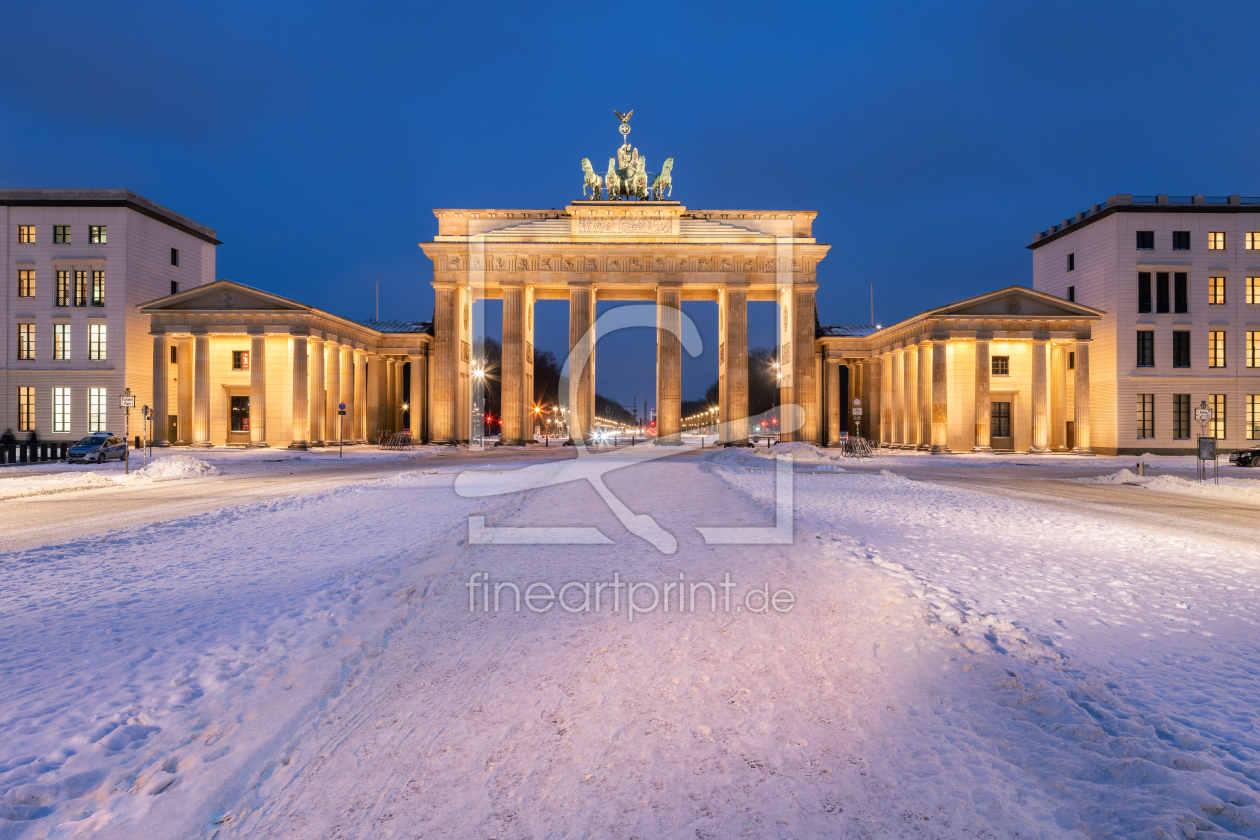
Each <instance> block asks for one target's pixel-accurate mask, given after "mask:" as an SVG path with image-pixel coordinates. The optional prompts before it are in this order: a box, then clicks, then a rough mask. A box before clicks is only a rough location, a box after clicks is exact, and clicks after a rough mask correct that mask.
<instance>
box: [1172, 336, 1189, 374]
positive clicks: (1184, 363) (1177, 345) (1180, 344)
mask: <svg viewBox="0 0 1260 840" xmlns="http://www.w3.org/2000/svg"><path fill="white" fill-rule="evenodd" d="M1172 366H1173V367H1175V368H1188V367H1190V331H1189V330H1174V331H1173V365H1172Z"/></svg>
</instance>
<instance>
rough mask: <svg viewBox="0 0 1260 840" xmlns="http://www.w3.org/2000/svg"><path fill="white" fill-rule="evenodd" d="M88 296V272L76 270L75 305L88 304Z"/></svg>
mask: <svg viewBox="0 0 1260 840" xmlns="http://www.w3.org/2000/svg"><path fill="white" fill-rule="evenodd" d="M87 297H88V288H87V272H86V271H76V272H75V273H74V305H75V306H87Z"/></svg>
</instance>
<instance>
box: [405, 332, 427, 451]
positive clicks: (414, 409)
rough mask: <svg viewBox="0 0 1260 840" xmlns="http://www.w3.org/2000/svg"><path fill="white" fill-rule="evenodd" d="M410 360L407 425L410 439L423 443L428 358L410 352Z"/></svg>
mask: <svg viewBox="0 0 1260 840" xmlns="http://www.w3.org/2000/svg"><path fill="white" fill-rule="evenodd" d="M407 361H409V362H411V399H410V400H408V405H407V412H408V417H407V421H408V422H407V427H408V428H409V429H411V439H412V440H413V441H415V442H416V443H423V442H424V439H425V430H424V428H425V426H424V413H425V407H426V406H427V405H428V393H427V389H426V388H425V379H426V378H427V377H426V376H425V373H426V372H427V370H428V364H427V362H428V359H426V358H425V357H424V356H423V355H418V354H415V353H413V354H411V355H409V356H408V357H407Z"/></svg>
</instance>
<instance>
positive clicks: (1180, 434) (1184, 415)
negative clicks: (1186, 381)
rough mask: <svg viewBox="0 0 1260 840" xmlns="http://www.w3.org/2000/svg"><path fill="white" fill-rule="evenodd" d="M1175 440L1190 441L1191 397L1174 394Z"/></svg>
mask: <svg viewBox="0 0 1260 840" xmlns="http://www.w3.org/2000/svg"><path fill="white" fill-rule="evenodd" d="M1173 439H1174V440H1190V395H1189V394H1173Z"/></svg>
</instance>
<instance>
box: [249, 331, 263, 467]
mask: <svg viewBox="0 0 1260 840" xmlns="http://www.w3.org/2000/svg"><path fill="white" fill-rule="evenodd" d="M249 445H250V446H260V447H261V446H266V445H267V336H265V335H251V336H250V337H249Z"/></svg>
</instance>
